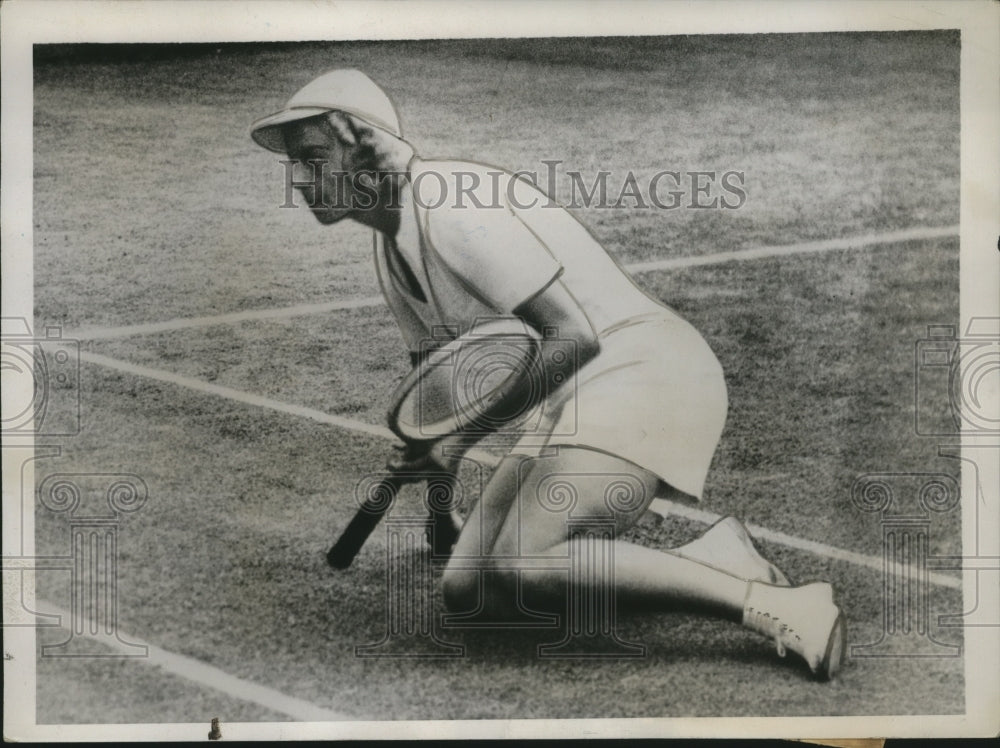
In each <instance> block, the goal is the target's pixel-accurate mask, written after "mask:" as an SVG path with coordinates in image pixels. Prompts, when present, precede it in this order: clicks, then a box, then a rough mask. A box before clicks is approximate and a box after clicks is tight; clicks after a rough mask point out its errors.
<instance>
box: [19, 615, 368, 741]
mask: <svg viewBox="0 0 1000 748" xmlns="http://www.w3.org/2000/svg"><path fill="white" fill-rule="evenodd" d="M36 602H37V604H38V607H39V609H40V610H44V611H45V612H46V613H47V614H48V613H51V614H54V615H58V616H59V618H60V622H59V625H60V626H61V627H62V628H65V629H69V628H70V625H71V623H70V622H73V623H76V624H79V623H81V622H79V621H73V616H72V614H71V613H70V612H69V611H68V610H64V609H62V608H60V607H59V606H57V605H53V604H51V603H49V602H46V601H43V600H37V601H36ZM87 622H88V621H86V620H85V621H83V622H82V623H87ZM90 624H91V625H84V626H82V629H83V633H82V634H80V628H81V626H79V625H77V626H76V627H75V628H76V629H77V631H76V635H77V636H81V635H82V636H85V637H87V638H92V639H93V640H94V641H97V642H100V643H101V644H103V645H105V646H106V647H109V648H110V649H112V650H114V651H116V652H119V653H121V654H123V655H127V656H130V657H131V658H133V659H137V660H140V661H142V662H145V663H147V664H150V665H156V666H158V667H160V668H162V669H163V670H165V671H166V672H168V673H172V674H174V675H178V676H180V677H181V678H184V679H186V680H189V681H192V682H194V683H198V684H199V685H203V686H207V687H209V688H214V689H215V690H216V691H221V692H222V693H224V694H226V695H228V696H233V697H235V698H237V699H242V700H243V701H249V702H252V703H254V704H258V705H259V706H262V707H266V708H267V709H271V710H273V711H275V712H281V713H282V714H287V715H288V716H289V717H292V718H293V719H296V720H299V721H301V722H336V721H344V720H350V719H353V717H349V716H348V715H346V714H339V713H337V712H334V711H331V710H329V709H324V708H323V707H320V706H316V705H315V704H312V703H310V702H308V701H305V700H303V699H299V698H296V697H294V696H289V695H288V694H285V693H282V692H281V691H276V690H275V689H273V688H268V687H267V686H262V685H260V684H258V683H253V682H251V681H248V680H244V679H243V678H237V677H236V676H235V675H230V674H229V673H227V672H225V671H223V670H219V668H217V667H213V666H211V665H207V664H205V663H204V662H201V661H200V660H196V659H194V658H193V657H186V656H185V655H180V654H176V653H174V652H168V651H167V650H165V649H160V648H159V647H157V646H155V645H153V644H149V643H148V642H144V641H142V640H140V639H138V638H136V637H134V636H132V635H131V634H126V633H124V632H122V631H118V632H117V636H118V637H120V638H121V640H122V641H119V640H118V639H116V638H115V637H112V636H96V635H93V634H91V633H90V632H91V631H97V630H98V626H97V624H96V623H94V622H92V621H91V622H90ZM102 628H103V627H102ZM123 642H128V643H129V644H128V645H126V644H124V643H123ZM136 645H138V646H140V647H145V648H146V652H147V656H146V657H141V656H140V657H136V656H135V647H136Z"/></svg>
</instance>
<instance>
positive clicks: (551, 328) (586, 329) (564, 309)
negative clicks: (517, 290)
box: [514, 279, 601, 396]
mask: <svg viewBox="0 0 1000 748" xmlns="http://www.w3.org/2000/svg"><path fill="white" fill-rule="evenodd" d="M514 314H516V315H517V316H518V317H521V319H523V320H524V321H525V322H527V323H528V324H529V325H531V326H532V327H533V328H535V329H536V330H537V331H538V332H539V333H540V334H541V335H542V341H541V346H542V351H541V354H542V356H541V358H542V361H543V362H544V366H545V367H546V372H545V373H546V376H545V381H546V382H549V383H554V382H567V381H569V379H570V378H571V377H572V376H573V375H574V373H575V372H576V370H577V369H579V368H580V367H581V366H583V365H584V364H585V363H587V362H588V361H590V359H592V358H593V357H594V356H596V355H597V354H598V352H600V349H601V345H600V343H599V342H598V340H597V334H596V333H595V332H594V328H593V326H592V325H591V324H590V319H589V318H588V317H587V314H586V312H584V310H583V309H582V308H581V307H580V305H579V304H578V303H577V301H576V299H575V298H573V294H571V293H570V292H569V291H568V290H567V288H566V286H564V285H563V283H562V281H560V280H558V279H556V280H555V281H553V282H552V283H550V284H549V285H548V286H547V287H546V288H545V289H544V290H543V291H542V292H541V293H539V294H537V295H535V296H533V297H532V298H530V299H528V300H527V301H525V302H524V303H522V304H520V305H519V306H518V307H517V308H516V309H514ZM567 341H572V343H573V345H572V346H571V347H570V348H569V350H571V351H574V355H569V356H566V357H565V358H562V357H560V356H553V355H546V354H547V351H546V347H547V346H548V347H552V348H555V347H556V346H558V348H559V350H562V351H565V350H566V349H567V346H566V342H567ZM561 358H562V360H560V359H561ZM548 394H549V393H548V392H546V393H545V395H546V396H548Z"/></svg>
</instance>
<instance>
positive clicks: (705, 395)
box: [546, 310, 728, 499]
mask: <svg viewBox="0 0 1000 748" xmlns="http://www.w3.org/2000/svg"><path fill="white" fill-rule="evenodd" d="M598 339H599V341H600V344H601V350H600V352H599V353H598V355H597V356H595V357H594V358H593V359H592V360H590V361H588V362H587V364H586V365H584V366H583V367H582V368H581V369H580V370H579V371H578V372H577V375H576V381H575V386H573V384H572V383H570V384H568V385H567V386H565V387H563V388H561V389H560V390H559V391H557V392H556V393H554V395H553V400H552V402H550V403H547V409H548V407H551V408H552V410H551V411H550V413H551V414H552V415H553V416H554V421H555V422H554V425H553V426H552V428H551V431H550V436H549V438H548V439H547V441H546V446H557V445H564V446H580V447H587V448H590V449H598V450H601V451H602V452H607V453H609V454H613V455H616V456H618V457H622V458H624V459H626V460H629V461H630V462H633V463H635V464H636V465H639V466H640V467H643V468H645V469H646V470H649V471H650V472H652V473H654V474H656V475H657V476H659V478H660V479H661V480H663V481H665V482H666V483H668V484H670V485H671V486H673V487H674V488H676V489H678V490H680V491H683V492H684V493H686V494H688V495H690V496H693V497H695V498H697V499H700V498H701V495H702V491H703V490H704V484H705V477H706V476H707V474H708V468H709V464H710V463H711V461H712V456H713V455H714V453H715V449H716V446H717V445H718V443H719V437H720V436H721V435H722V429H723V426H724V425H725V422H726V412H727V409H728V397H727V395H726V382H725V379H724V377H723V372H722V366H721V365H720V364H719V361H718V359H717V358H716V357H715V354H714V353H713V352H712V349H711V348H709V346H708V343H707V342H706V341H705V339H704V338H702V336H701V334H700V333H699V332H698V331H697V330H696V329H695V328H694V327H692V326H691V325H690V324H689V323H688V322H687V321H686V320H684V319H682V318H681V317H678V316H677V315H675V314H672V313H671V312H670V311H669V310H664V311H663V312H662V313H659V314H653V315H645V316H643V317H641V318H637V319H635V320H630V321H629V322H628V323H625V324H623V325H619V326H615V327H612V328H610V329H609V330H607V331H605V332H603V333H601V335H599V336H598Z"/></svg>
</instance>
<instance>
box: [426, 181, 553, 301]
mask: <svg viewBox="0 0 1000 748" xmlns="http://www.w3.org/2000/svg"><path fill="white" fill-rule="evenodd" d="M427 231H428V235H429V238H430V240H431V245H432V246H433V248H434V251H435V252H437V254H438V255H439V256H440V258H441V259H442V260H443V262H444V264H445V265H446V266H447V267H448V269H449V270H450V271H451V272H452V273H454V274H455V275H456V276H457V277H458V279H459V280H460V281H461V283H462V285H463V286H465V287H466V288H467V289H468V290H469V291H470V292H471V293H472V294H474V295H475V296H477V297H478V298H480V299H481V300H482V301H483V302H484V303H486V304H487V305H488V306H490V307H492V308H493V309H494V310H496V311H497V312H498V313H501V314H510V313H511V312H513V311H514V309H516V308H517V307H518V306H520V305H521V304H523V303H524V302H525V301H528V300H529V299H532V298H533V297H535V296H537V295H538V294H539V293H541V292H542V291H543V290H544V289H545V288H547V287H548V286H549V285H550V284H551V283H552V282H553V281H554V280H555V279H556V278H558V277H559V274H560V273H561V272H562V265H561V264H560V263H559V261H558V260H556V258H555V257H553V255H552V253H551V252H549V250H548V248H547V247H546V246H545V243H544V242H542V240H540V239H539V238H538V237H537V236H535V234H533V233H532V232H531V230H530V229H529V228H528V227H527V225H525V223H524V222H523V221H522V220H521V219H520V218H519V217H518V216H517V215H516V214H515V213H514V212H513V211H512V210H511V209H510V207H509V206H508V205H507V203H506V201H505V200H502V199H501V200H498V201H497V202H494V203H490V202H486V201H483V205H481V206H472V205H470V204H465V205H464V206H461V207H459V206H456V205H453V204H445V205H442V206H440V207H438V208H437V209H433V210H428V211H427Z"/></svg>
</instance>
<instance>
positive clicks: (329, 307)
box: [65, 226, 959, 340]
mask: <svg viewBox="0 0 1000 748" xmlns="http://www.w3.org/2000/svg"><path fill="white" fill-rule="evenodd" d="M958 230H959V227H958V226H931V227H921V228H913V229H903V230H900V231H890V232H887V233H883V234H865V235H863V236H855V237H844V238H841V239H828V240H824V241H817V242H799V243H797V244H782V245H776V246H767V247H757V248H755V249H742V250H737V251H734V252H716V253H715V254H709V255H700V256H697V257H675V258H672V259H667V260H653V261H650V262H636V263H632V264H631V265H626V266H625V268H626V270H628V271H629V272H630V273H647V272H651V271H654V270H679V269H681V268H689V267H698V266H701V265H716V264H720V263H723V262H733V261H742V260H760V259H764V258H767V257H786V256H788V255H795V254H810V253H815V252H831V251H836V250H839V249H861V248H863V247H871V246H876V245H881V244H896V243H899V242H906V241H914V240H921V239H944V238H947V237H950V236H958ZM383 303H384V302H383V299H382V297H381V296H364V297H361V298H358V299H348V300H341V301H329V302H325V303H322V304H299V305H296V306H288V307H281V308H278V309H253V310H249V311H246V312H233V313H230V314H218V315H215V316H209V317H181V318H178V319H171V320H166V321H164V322H150V323H148V324H142V325H125V326H123V327H92V328H89V329H88V328H84V329H82V330H77V331H75V332H68V333H66V334H65V337H67V338H72V339H75V340H109V339H112V338H127V337H130V336H132V335H150V334H153V333H158V332H168V331H170V330H187V329H190V328H195V327H210V326H212V325H231V324H235V323H238V322H247V321H251V320H262V319H285V318H288V317H301V316H306V315H310V314H324V313H327V312H335V311H343V310H346V309H364V308H367V307H372V306H381V305H382V304H383Z"/></svg>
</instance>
